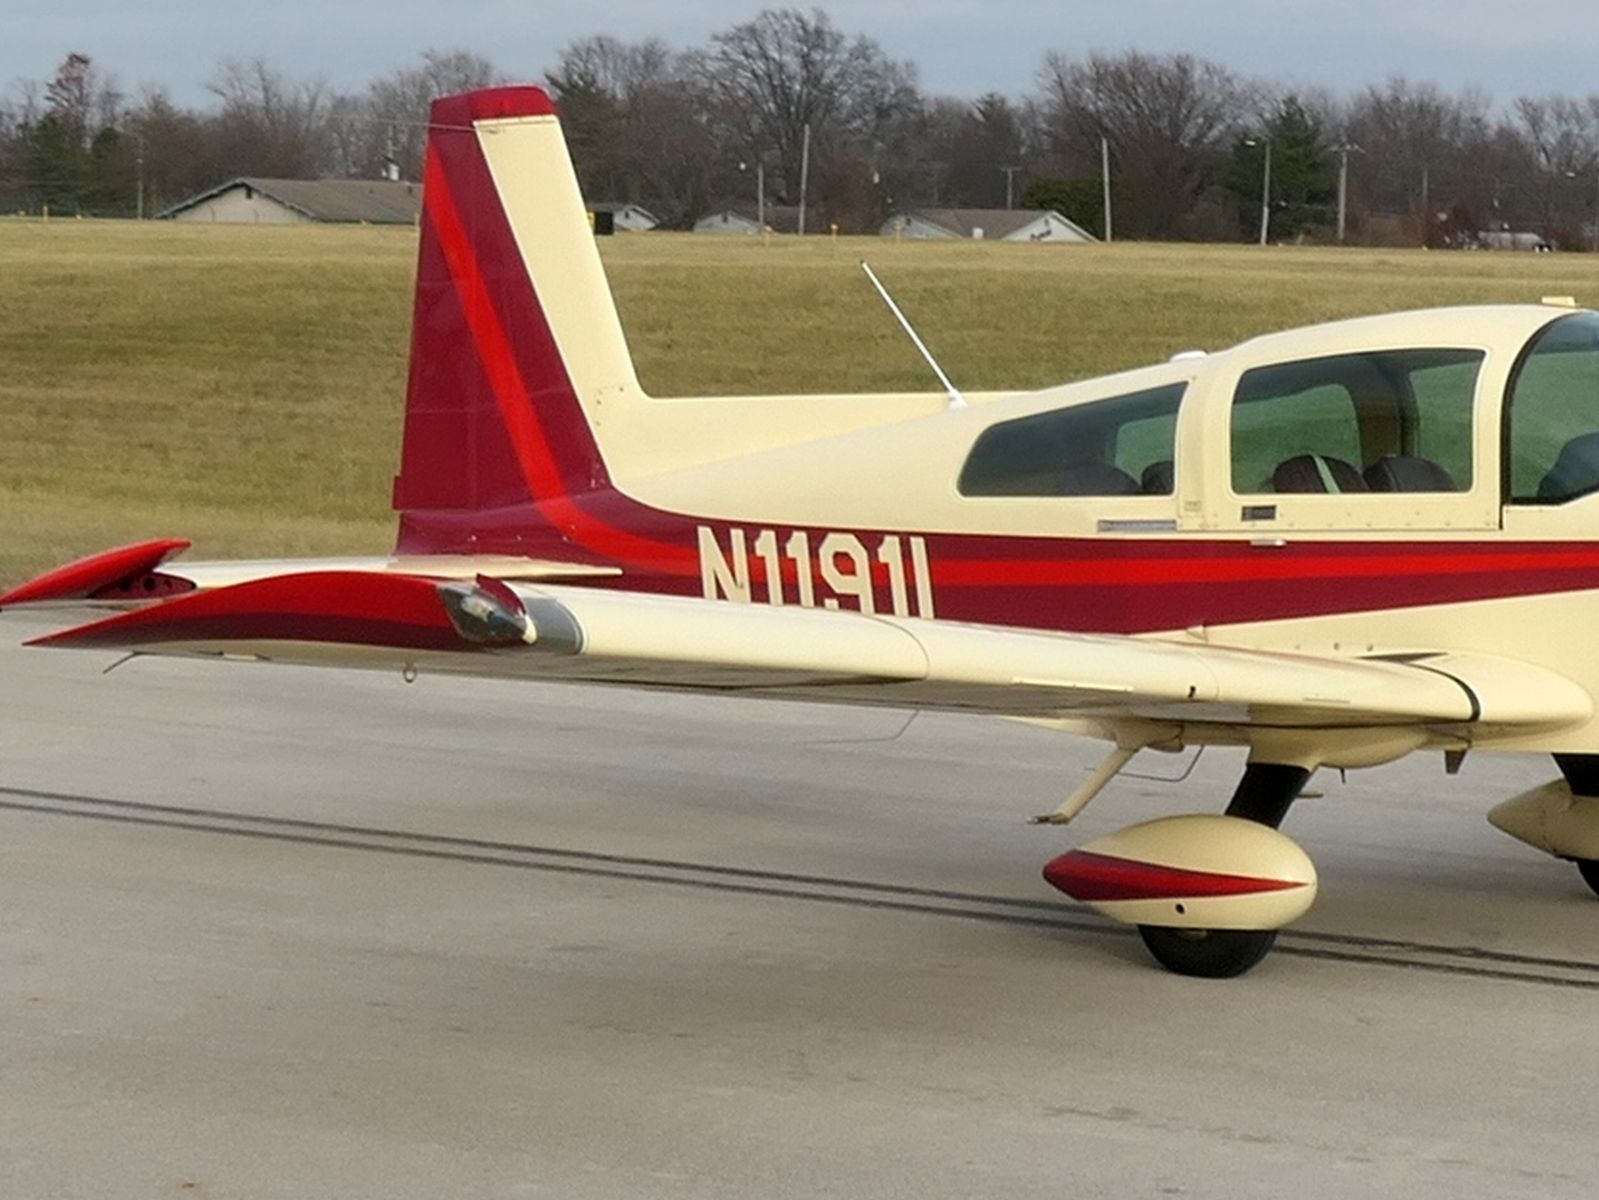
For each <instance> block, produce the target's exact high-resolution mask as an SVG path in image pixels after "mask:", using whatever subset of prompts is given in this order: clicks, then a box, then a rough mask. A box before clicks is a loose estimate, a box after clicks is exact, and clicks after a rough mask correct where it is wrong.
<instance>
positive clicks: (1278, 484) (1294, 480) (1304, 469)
mask: <svg viewBox="0 0 1599 1200" xmlns="http://www.w3.org/2000/svg"><path fill="white" fill-rule="evenodd" d="M1329 478H1330V479H1331V480H1332V482H1333V485H1334V486H1332V487H1328V486H1327V480H1328V479H1329ZM1271 490H1272V491H1274V492H1334V491H1337V492H1364V491H1368V490H1369V489H1368V488H1367V487H1366V481H1365V480H1364V479H1362V478H1361V477H1360V472H1359V471H1357V470H1355V468H1354V467H1352V466H1350V465H1349V464H1348V463H1346V462H1345V461H1344V460H1343V459H1341V458H1331V457H1329V456H1327V455H1325V454H1297V455H1295V456H1294V457H1293V458H1290V459H1287V460H1286V461H1284V462H1281V463H1278V464H1277V469H1276V470H1275V471H1273V472H1272V473H1271Z"/></svg>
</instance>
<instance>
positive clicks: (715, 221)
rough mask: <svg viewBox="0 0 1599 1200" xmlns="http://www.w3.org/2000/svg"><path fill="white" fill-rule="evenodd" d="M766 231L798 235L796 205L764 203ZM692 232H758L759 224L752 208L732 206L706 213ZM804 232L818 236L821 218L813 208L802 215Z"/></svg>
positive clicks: (821, 229) (797, 210) (696, 222)
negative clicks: (804, 226) (804, 221)
mask: <svg viewBox="0 0 1599 1200" xmlns="http://www.w3.org/2000/svg"><path fill="white" fill-rule="evenodd" d="M766 229H767V232H769V233H798V232H799V205H797V204H768V205H767V206H766ZM694 232H695V233H745V234H749V233H760V232H761V224H760V221H759V220H757V219H756V212H755V206H754V205H750V206H749V207H747V208H746V207H744V206H743V205H736V206H734V207H732V208H724V209H721V210H719V211H717V212H713V213H710V214H709V215H707V216H703V217H701V218H700V219H699V220H698V221H695V222H694ZM806 232H807V233H822V232H824V229H823V227H822V225H821V217H820V214H818V213H817V212H816V211H815V210H814V209H812V210H811V211H810V212H809V213H807V214H806Z"/></svg>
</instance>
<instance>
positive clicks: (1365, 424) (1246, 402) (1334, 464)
mask: <svg viewBox="0 0 1599 1200" xmlns="http://www.w3.org/2000/svg"><path fill="white" fill-rule="evenodd" d="M1482 360H1483V354H1482V352H1481V351H1480V350H1450V349H1416V350H1386V351H1377V352H1373V353H1370V354H1339V355H1329V356H1328V357H1326V358H1314V359H1306V360H1304V361H1302V362H1294V363H1282V364H1279V365H1273V366H1270V367H1257V368H1256V369H1254V370H1252V371H1246V372H1245V373H1244V376H1243V378H1242V379H1240V380H1239V384H1238V390H1237V392H1236V394H1235V395H1234V397H1233V408H1232V418H1231V422H1232V481H1233V490H1234V491H1235V492H1240V493H1245V494H1249V493H1264V492H1366V491H1407V492H1453V491H1464V490H1465V489H1467V488H1469V487H1470V486H1471V446H1472V412H1473V406H1474V403H1475V399H1476V391H1477V375H1478V373H1479V371H1480V370H1481V368H1482Z"/></svg>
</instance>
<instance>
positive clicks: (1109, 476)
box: [1056, 462, 1138, 496]
mask: <svg viewBox="0 0 1599 1200" xmlns="http://www.w3.org/2000/svg"><path fill="white" fill-rule="evenodd" d="M1056 493H1057V494H1058V495H1061V496H1136V495H1137V494H1138V482H1137V481H1136V480H1135V479H1134V478H1133V477H1132V476H1131V475H1129V474H1128V473H1127V472H1126V471H1122V470H1118V469H1117V468H1116V467H1113V466H1110V465H1109V464H1107V463H1097V462H1088V463H1074V464H1073V465H1072V466H1069V467H1067V468H1066V469H1065V470H1064V471H1062V472H1061V473H1060V478H1059V479H1058V480H1057V482H1056Z"/></svg>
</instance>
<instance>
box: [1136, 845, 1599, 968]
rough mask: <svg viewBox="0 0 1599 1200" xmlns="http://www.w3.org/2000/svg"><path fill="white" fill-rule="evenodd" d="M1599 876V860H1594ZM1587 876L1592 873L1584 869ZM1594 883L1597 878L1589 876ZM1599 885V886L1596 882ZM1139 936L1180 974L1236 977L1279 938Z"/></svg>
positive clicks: (1223, 933) (1219, 933) (1257, 934)
mask: <svg viewBox="0 0 1599 1200" xmlns="http://www.w3.org/2000/svg"><path fill="white" fill-rule="evenodd" d="M1593 867H1594V869H1595V872H1596V876H1599V862H1595V863H1593ZM1583 876H1584V878H1588V872H1587V870H1586V869H1585V870H1584V871H1583ZM1588 882H1589V883H1590V884H1592V883H1593V882H1594V880H1593V879H1592V878H1589V879H1588ZM1596 886H1599V885H1596ZM1138 936H1139V937H1141V938H1143V939H1144V945H1145V946H1147V947H1149V952H1150V953H1151V954H1153V955H1154V956H1155V961H1156V962H1158V963H1160V965H1161V966H1163V967H1165V968H1166V969H1167V970H1168V971H1174V972H1176V973H1177V974H1178V975H1193V976H1197V977H1198V978H1200V979H1232V978H1233V977H1234V976H1237V975H1242V974H1243V973H1244V972H1245V971H1247V970H1249V968H1250V967H1252V966H1254V965H1255V964H1256V963H1258V962H1259V961H1260V960H1261V959H1263V958H1265V957H1266V951H1268V950H1270V949H1271V946H1272V943H1273V942H1275V941H1276V940H1277V931H1276V930H1275V929H1172V928H1169V927H1167V926H1164V925H1140V926H1139V927H1138Z"/></svg>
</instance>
